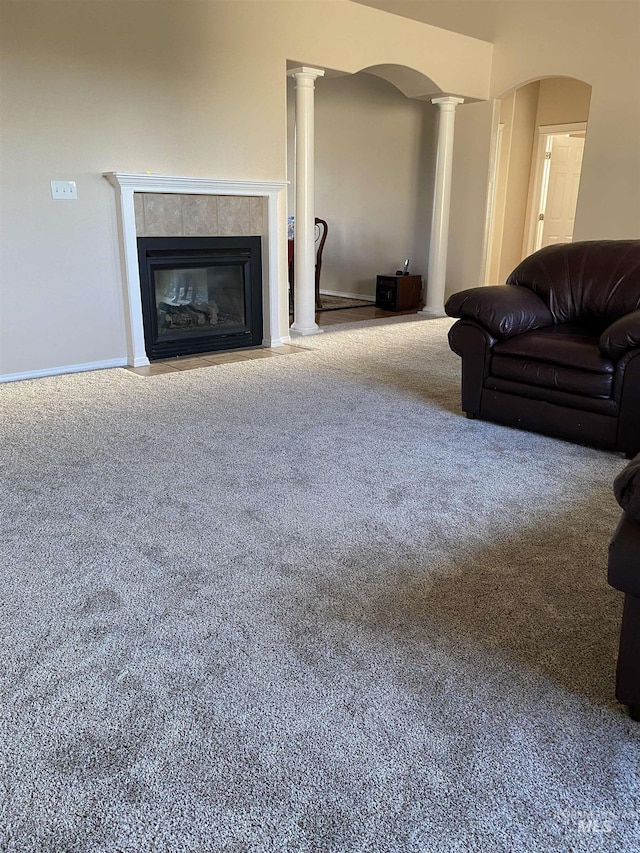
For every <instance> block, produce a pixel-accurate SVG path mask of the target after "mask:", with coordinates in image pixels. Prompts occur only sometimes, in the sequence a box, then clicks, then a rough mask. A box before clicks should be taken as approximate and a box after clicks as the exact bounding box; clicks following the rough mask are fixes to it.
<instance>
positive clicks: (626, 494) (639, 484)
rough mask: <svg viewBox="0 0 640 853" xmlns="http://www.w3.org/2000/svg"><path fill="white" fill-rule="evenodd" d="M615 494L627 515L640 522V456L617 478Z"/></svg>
mask: <svg viewBox="0 0 640 853" xmlns="http://www.w3.org/2000/svg"><path fill="white" fill-rule="evenodd" d="M613 492H614V494H615V496H616V500H617V501H618V503H619V504H620V506H621V507H622V509H623V510H624V511H625V512H626V513H627V515H629V516H631V518H633V519H635V520H636V521H640V455H638V456H636V457H635V458H634V459H632V460H631V462H629V464H628V465H627V466H626V467H625V468H623V469H622V471H621V472H620V473H619V474H618V476H617V477H616V478H615V480H614V481H613ZM638 553H639V554H640V549H639V550H638ZM639 559H640V558H639ZM639 568H640V566H639Z"/></svg>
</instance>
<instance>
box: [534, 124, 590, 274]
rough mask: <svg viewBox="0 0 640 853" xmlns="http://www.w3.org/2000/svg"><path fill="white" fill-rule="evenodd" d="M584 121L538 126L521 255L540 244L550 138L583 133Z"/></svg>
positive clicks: (547, 181)
mask: <svg viewBox="0 0 640 853" xmlns="http://www.w3.org/2000/svg"><path fill="white" fill-rule="evenodd" d="M586 130H587V122H586V121H576V122H573V123H571V124H543V125H539V127H538V141H537V145H536V150H535V153H534V160H533V181H532V183H531V191H530V192H529V210H528V213H527V219H528V222H529V227H528V229H526V231H525V239H524V246H523V247H522V251H523V256H524V257H526V256H527V255H530V254H532V252H535V251H536V249H537V247H538V246H539V244H540V239H541V237H542V229H543V227H544V222H543V221H542V220H541V219H540V214H541V213H543V212H544V209H545V207H546V205H547V191H548V189H549V167H550V162H549V159H550V158H549V157H547V156H546V155H547V153H549V154H550V153H551V140H552V137H554V136H566V135H568V134H570V133H585V132H586Z"/></svg>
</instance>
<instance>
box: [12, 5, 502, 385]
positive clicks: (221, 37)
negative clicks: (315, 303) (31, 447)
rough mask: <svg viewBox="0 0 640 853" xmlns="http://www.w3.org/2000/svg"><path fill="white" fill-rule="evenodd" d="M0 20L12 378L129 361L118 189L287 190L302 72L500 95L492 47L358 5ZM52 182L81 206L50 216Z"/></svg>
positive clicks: (54, 206)
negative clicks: (175, 181) (213, 186)
mask: <svg viewBox="0 0 640 853" xmlns="http://www.w3.org/2000/svg"><path fill="white" fill-rule="evenodd" d="M0 15H1V19H0V39H1V43H0V62H1V63H2V65H1V66H0V80H1V81H2V88H1V90H0V114H1V115H2V123H1V132H2V138H1V146H2V156H1V158H0V169H1V173H0V198H2V208H1V209H0V241H1V250H2V251H1V256H0V288H1V290H0V309H1V315H0V374H1V375H12V374H19V373H23V372H29V371H38V370H47V369H54V368H56V367H64V366H66V365H75V364H85V363H94V362H103V361H109V360H113V359H121V358H123V357H124V356H125V352H126V347H125V332H124V303H123V288H122V265H121V260H120V255H119V247H118V233H117V221H116V212H115V211H116V207H115V196H114V191H113V188H112V187H111V186H110V185H109V184H108V183H107V181H106V180H105V179H104V178H102V177H101V175H102V173H103V172H105V171H113V170H116V171H121V172H127V171H129V172H146V171H149V172H153V173H160V174H167V175H183V176H195V177H211V178H221V179H246V180H285V179H286V122H287V118H286V66H287V61H290V62H294V63H301V62H302V63H306V64H318V65H320V66H321V67H326V68H334V69H338V70H341V71H346V72H354V71H357V70H359V69H361V68H364V67H368V66H372V65H376V66H380V65H386V64H389V65H392V66H394V65H402V64H406V65H408V66H411V67H412V68H414V69H416V70H417V71H418V72H420V73H419V75H417V76H416V75H413V76H412V78H411V83H412V85H413V86H414V87H415V86H419V85H421V86H423V87H424V92H423V93H424V95H425V96H428V94H429V93H431V94H435V93H437V92H438V91H439V89H443V90H447V91H449V90H451V91H456V92H458V91H459V92H460V93H461V94H463V95H465V96H467V97H486V95H487V94H488V82H489V74H490V61H491V50H492V48H491V46H490V45H488V44H486V43H484V42H479V41H475V40H473V39H469V38H466V37H462V36H457V35H455V34H453V33H441V32H440V31H439V30H437V29H435V28H433V27H430V26H426V25H420V24H415V23H414V22H411V21H408V20H405V19H402V18H398V17H395V16H391V15H387V14H384V13H382V12H378V11H377V10H372V9H367V8H365V7H360V6H358V5H356V4H353V3H350V2H347V0H330V2H316V0H301V2H295V3H291V2H271V0H264V2H263V0H257V2H252V0H243V2H235V0H230V2H216V0H207V2H196V0H181V2H164V0H155V2H146V1H145V0H126V2H119V0H100V2H86V1H85V0H77V2H71V0H56V2H47V0H41V2H32V0H19V2H18V0H15V1H14V0H0ZM432 81H435V83H434V82H432ZM7 117H9V118H8V119H7ZM51 179H70V180H75V181H76V182H77V186H78V200H77V201H75V202H71V201H65V202H60V201H52V199H51V197H50V187H49V181H50V180H51ZM280 232H281V233H280V235H279V239H280V242H281V246H282V250H283V251H286V248H285V240H286V222H285V220H284V218H283V221H282V223H281V227H280ZM282 269H283V272H284V271H285V266H284V265H283V267H282ZM280 284H281V286H282V287H286V280H283V281H282V282H281V283H280ZM282 332H283V333H286V328H285V329H283V330H282Z"/></svg>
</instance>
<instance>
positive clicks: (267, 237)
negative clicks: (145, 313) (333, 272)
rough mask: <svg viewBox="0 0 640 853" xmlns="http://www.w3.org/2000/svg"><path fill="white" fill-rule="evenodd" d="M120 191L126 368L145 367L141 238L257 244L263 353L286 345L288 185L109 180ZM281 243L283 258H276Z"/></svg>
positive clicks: (113, 175)
mask: <svg viewBox="0 0 640 853" xmlns="http://www.w3.org/2000/svg"><path fill="white" fill-rule="evenodd" d="M105 177H106V178H107V179H108V180H109V181H110V183H111V184H112V185H113V186H114V187H115V188H116V190H118V191H119V193H118V201H119V220H120V238H121V249H122V258H123V265H124V279H125V301H126V305H127V312H126V321H127V362H128V364H129V365H130V366H132V367H141V366H143V365H146V364H149V359H148V358H147V355H146V352H145V347H144V330H143V322H142V301H141V293H140V276H139V271H138V251H137V238H138V237H242V236H261V237H262V282H263V285H262V291H263V298H262V308H263V317H264V326H263V346H268V347H273V346H280V345H282V344H286V343H288V342H289V340H290V338H289V334H288V294H287V272H286V258H285V251H286V248H285V247H286V242H285V240H286V234H284V232H283V236H282V241H280V239H279V225H280V223H281V222H282V223H284V222H285V221H286V212H285V210H284V205H285V193H284V189H285V188H286V183H284V182H282V183H274V182H263V181H259V182H250V181H217V180H211V179H200V178H177V177H166V176H162V175H146V174H124V173H120V172H109V173H106V174H105ZM280 242H282V244H283V250H282V251H281V250H280V248H279V247H280Z"/></svg>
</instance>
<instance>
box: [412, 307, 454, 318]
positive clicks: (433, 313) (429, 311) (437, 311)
mask: <svg viewBox="0 0 640 853" xmlns="http://www.w3.org/2000/svg"><path fill="white" fill-rule="evenodd" d="M418 314H422V315H423V316H425V317H431V318H432V319H435V318H436V317H446V316H447V314H446V312H445V310H444V307H442V308H429V306H428V305H425V307H424V308H423V309H422V310H421V311H418Z"/></svg>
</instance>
